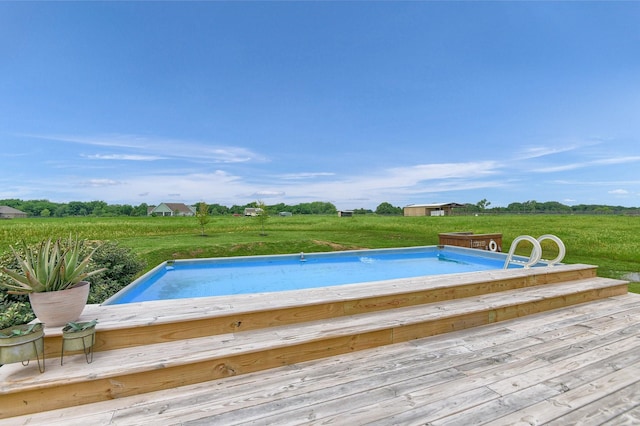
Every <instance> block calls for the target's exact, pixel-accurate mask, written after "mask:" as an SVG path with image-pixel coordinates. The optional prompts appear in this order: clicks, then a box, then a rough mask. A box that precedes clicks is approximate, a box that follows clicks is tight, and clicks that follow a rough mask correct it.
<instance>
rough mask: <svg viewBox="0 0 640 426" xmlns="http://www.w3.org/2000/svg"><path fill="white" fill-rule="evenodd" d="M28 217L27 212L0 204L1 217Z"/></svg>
mask: <svg viewBox="0 0 640 426" xmlns="http://www.w3.org/2000/svg"><path fill="white" fill-rule="evenodd" d="M21 217H22V218H24V217H27V214H26V213H25V212H23V211H20V210H18V209H14V208H13V207H9V206H0V219H15V218H21Z"/></svg>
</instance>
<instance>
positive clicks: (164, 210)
mask: <svg viewBox="0 0 640 426" xmlns="http://www.w3.org/2000/svg"><path fill="white" fill-rule="evenodd" d="M195 214H196V208H195V207H193V206H187V205H186V204H184V203H160V205H158V206H150V207H149V209H148V211H147V215H149V216H195Z"/></svg>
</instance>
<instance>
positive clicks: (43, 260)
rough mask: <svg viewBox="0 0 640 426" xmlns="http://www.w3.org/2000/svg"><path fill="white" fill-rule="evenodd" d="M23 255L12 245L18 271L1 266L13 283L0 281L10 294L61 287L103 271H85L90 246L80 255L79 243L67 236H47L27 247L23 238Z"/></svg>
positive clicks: (62, 288)
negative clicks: (82, 257)
mask: <svg viewBox="0 0 640 426" xmlns="http://www.w3.org/2000/svg"><path fill="white" fill-rule="evenodd" d="M22 244H23V246H24V256H21V255H20V253H18V252H17V251H16V250H15V249H14V248H13V247H11V250H12V251H13V254H14V256H15V257H16V261H17V262H18V265H19V266H20V271H14V270H10V269H7V268H2V270H3V272H4V273H6V274H7V275H8V276H9V278H11V280H12V281H13V283H0V285H2V286H4V287H6V288H7V289H9V292H10V293H13V294H28V293H42V292H49V291H59V290H65V289H68V288H70V287H73V286H74V285H76V284H77V283H79V282H80V281H83V280H85V279H86V278H88V277H90V276H92V275H95V274H97V273H99V272H102V271H104V268H103V269H98V270H94V271H90V272H87V271H86V269H87V267H88V266H89V262H90V261H91V256H93V253H94V252H95V251H96V249H93V250H92V251H91V253H89V255H87V256H86V257H85V258H84V259H82V260H81V259H80V256H81V253H80V252H81V248H82V244H81V242H80V241H79V240H78V239H75V240H74V239H73V238H71V236H69V239H68V240H66V241H65V240H61V239H58V240H56V241H52V239H51V238H49V239H48V240H46V241H43V242H42V243H41V244H39V245H38V246H37V247H29V246H27V245H26V244H25V243H24V242H23V243H22Z"/></svg>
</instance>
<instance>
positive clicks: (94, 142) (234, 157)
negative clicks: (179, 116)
mask: <svg viewBox="0 0 640 426" xmlns="http://www.w3.org/2000/svg"><path fill="white" fill-rule="evenodd" d="M23 136H28V137H31V138H37V139H44V140H53V141H58V142H66V143H73V144H79V145H85V146H88V147H91V146H98V147H105V148H107V147H108V148H119V149H120V150H122V149H124V150H128V151H130V152H129V153H126V154H125V153H118V154H84V155H85V156H87V157H92V156H93V157H94V159H118V158H116V157H112V158H109V156H110V155H111V156H126V155H128V156H130V158H120V159H129V160H135V159H136V157H138V158H137V159H138V161H148V160H145V159H146V158H150V159H182V160H189V161H193V162H213V163H246V162H257V163H261V162H266V161H268V158H267V157H266V156H264V155H263V154H260V153H257V152H254V151H252V150H250V149H247V148H244V147H241V146H226V145H221V144H216V143H213V142H196V141H190V140H181V139H167V138H153V137H145V136H139V135H121V134H114V135H102V136H82V135H45V134H40V135H38V134H30V135H23Z"/></svg>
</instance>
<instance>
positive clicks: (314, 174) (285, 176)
mask: <svg viewBox="0 0 640 426" xmlns="http://www.w3.org/2000/svg"><path fill="white" fill-rule="evenodd" d="M327 176H335V173H331V172H306V173H288V174H283V175H278V176H277V177H278V178H280V179H285V180H288V179H292V180H297V179H313V178H317V177H327Z"/></svg>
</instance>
